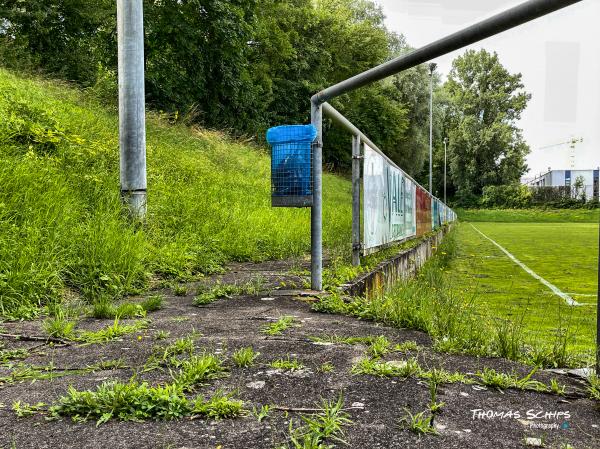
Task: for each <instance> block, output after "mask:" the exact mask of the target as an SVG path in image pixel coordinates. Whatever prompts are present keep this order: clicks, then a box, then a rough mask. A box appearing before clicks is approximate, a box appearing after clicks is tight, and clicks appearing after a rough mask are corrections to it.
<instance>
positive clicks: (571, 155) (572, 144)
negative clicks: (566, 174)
mask: <svg viewBox="0 0 600 449" xmlns="http://www.w3.org/2000/svg"><path fill="white" fill-rule="evenodd" d="M582 142H583V137H580V138H577V137H571V138H570V139H569V140H567V141H566V142H560V143H555V144H553V145H546V146H545V147H541V148H538V150H545V149H548V148H555V147H562V146H564V145H569V159H570V162H571V170H573V169H574V168H575V147H576V146H577V144H579V143H582Z"/></svg>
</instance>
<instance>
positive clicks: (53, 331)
mask: <svg viewBox="0 0 600 449" xmlns="http://www.w3.org/2000/svg"><path fill="white" fill-rule="evenodd" d="M76 325H77V322H76V321H75V320H71V319H69V317H68V316H67V314H66V312H64V311H63V310H62V309H57V310H56V311H55V314H54V316H52V317H49V318H47V319H46V320H45V321H44V324H43V326H44V330H45V331H46V333H47V334H48V335H49V336H51V337H55V338H64V339H72V338H73V337H74V335H75V326H76Z"/></svg>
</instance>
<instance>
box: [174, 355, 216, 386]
mask: <svg viewBox="0 0 600 449" xmlns="http://www.w3.org/2000/svg"><path fill="white" fill-rule="evenodd" d="M179 368H180V369H179V372H178V373H177V374H175V375H174V376H173V377H174V383H175V384H176V385H179V386H181V388H182V389H183V390H184V391H192V390H193V389H194V388H195V387H196V386H197V385H201V384H202V383H204V382H206V381H209V380H214V379H218V378H219V377H222V376H223V374H224V373H225V371H226V369H225V367H224V366H223V361H222V360H221V359H220V358H219V357H218V356H216V355H215V354H209V353H205V354H202V355H192V356H191V357H190V358H189V359H187V360H183V361H182V362H181V363H179Z"/></svg>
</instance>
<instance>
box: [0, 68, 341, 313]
mask: <svg viewBox="0 0 600 449" xmlns="http://www.w3.org/2000/svg"><path fill="white" fill-rule="evenodd" d="M147 133H148V136H147V141H148V143H147V151H148V187H149V191H148V198H149V204H148V218H147V222H146V223H145V225H144V226H143V227H139V226H135V225H133V224H131V223H130V222H129V221H128V219H127V218H126V217H125V216H124V213H123V208H122V207H121V204H120V198H119V150H118V121H117V115H116V113H115V111H112V110H109V109H107V108H105V107H103V106H101V105H100V104H99V103H98V102H97V101H95V100H94V99H93V98H91V97H90V96H89V95H86V94H85V93H82V92H79V91H76V90H74V89H72V88H69V87H67V86H65V85H62V84H60V83H56V82H50V81H44V80H36V79H23V78H20V77H18V76H15V75H14V74H11V73H9V72H7V71H5V70H1V69H0V186H1V188H0V316H1V315H3V316H4V317H5V318H6V317H9V318H10V317H12V318H17V317H32V316H35V315H36V314H37V313H38V312H39V311H40V310H41V308H40V307H43V306H44V305H47V304H49V303H54V302H57V301H60V300H61V299H62V298H65V297H72V296H78V297H82V298H83V299H85V300H86V301H88V302H93V301H96V300H99V299H103V300H105V299H106V298H109V299H114V298H118V297H121V296H123V295H127V294H129V293H135V292H138V291H141V290H143V289H145V288H147V287H148V285H149V283H150V282H149V281H150V279H151V278H157V277H160V278H166V279H168V278H173V279H181V280H185V279H190V278H194V277H197V276H200V275H203V274H207V273H212V272H216V271H219V270H221V269H222V268H223V266H224V265H225V264H226V263H227V262H230V261H246V260H248V261H260V260H267V259H277V258H285V257H290V256H299V255H303V254H306V253H307V251H308V249H309V247H310V211H309V210H307V209H273V208H271V206H270V167H269V156H268V154H267V152H266V151H265V150H264V149H261V148H257V147H254V146H248V145H245V144H242V143H240V142H236V141H234V140H232V139H230V138H228V137H226V136H224V135H222V134H220V133H217V132H210V131H206V130H201V129H190V128H187V127H185V126H182V125H170V124H168V123H167V122H166V121H164V120H161V119H160V118H159V117H157V116H155V115H152V114H150V115H149V118H148V124H147ZM324 197H325V198H324V201H325V202H324V223H325V228H324V241H325V246H326V250H327V251H328V252H329V254H331V255H333V256H334V257H335V256H336V255H337V256H339V255H340V254H347V253H348V250H349V244H347V242H350V241H351V238H350V218H351V215H350V207H351V202H350V183H349V182H347V181H346V180H344V179H341V178H339V177H336V176H332V175H326V176H325V178H324Z"/></svg>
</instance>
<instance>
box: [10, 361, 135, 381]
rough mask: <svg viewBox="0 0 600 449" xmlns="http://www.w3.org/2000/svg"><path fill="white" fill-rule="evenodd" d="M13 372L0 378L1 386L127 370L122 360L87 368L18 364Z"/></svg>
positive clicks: (13, 366)
mask: <svg viewBox="0 0 600 449" xmlns="http://www.w3.org/2000/svg"><path fill="white" fill-rule="evenodd" d="M10 368H11V371H10V374H9V375H8V376H4V377H0V385H1V384H8V385H10V384H14V383H17V382H24V381H36V380H50V381H52V380H54V379H58V378H60V377H65V376H76V375H80V374H86V373H92V372H96V371H109V370H114V369H120V368H125V365H124V363H123V362H122V361H121V360H108V361H101V362H98V363H96V364H93V365H89V366H86V367H85V368H61V369H58V368H57V367H56V366H55V365H54V364H53V363H49V364H47V365H42V366H39V365H27V364H24V363H18V364H15V365H11V366H10Z"/></svg>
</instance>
